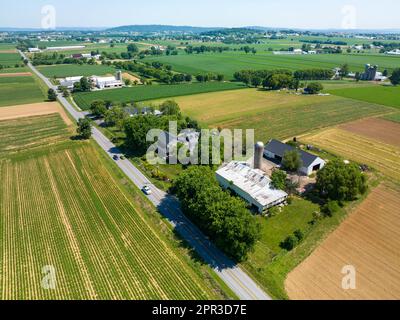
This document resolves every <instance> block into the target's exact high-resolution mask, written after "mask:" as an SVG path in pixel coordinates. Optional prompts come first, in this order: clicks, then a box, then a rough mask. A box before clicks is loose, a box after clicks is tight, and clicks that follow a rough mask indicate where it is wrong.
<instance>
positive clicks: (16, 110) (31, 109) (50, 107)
mask: <svg viewBox="0 0 400 320" xmlns="http://www.w3.org/2000/svg"><path fill="white" fill-rule="evenodd" d="M52 113H58V114H59V115H60V116H61V118H62V119H63V120H64V122H65V123H66V124H67V125H70V124H72V122H71V119H70V118H69V117H68V116H67V114H66V112H65V110H64V109H63V108H62V107H61V105H60V104H59V103H58V102H42V103H33V104H24V105H18V106H11V107H3V108H0V121H3V120H8V119H17V118H25V117H33V116H41V115H46V114H52Z"/></svg>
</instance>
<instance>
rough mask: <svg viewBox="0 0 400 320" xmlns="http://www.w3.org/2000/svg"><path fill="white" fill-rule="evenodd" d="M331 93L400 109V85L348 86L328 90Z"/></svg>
mask: <svg viewBox="0 0 400 320" xmlns="http://www.w3.org/2000/svg"><path fill="white" fill-rule="evenodd" d="M328 92H330V93H331V94H334V95H337V96H342V97H345V98H350V99H356V100H360V101H366V102H371V103H378V104H382V105H385V106H389V107H394V108H399V109H400V87H399V86H397V87H392V86H374V87H368V88H347V89H338V90H328Z"/></svg>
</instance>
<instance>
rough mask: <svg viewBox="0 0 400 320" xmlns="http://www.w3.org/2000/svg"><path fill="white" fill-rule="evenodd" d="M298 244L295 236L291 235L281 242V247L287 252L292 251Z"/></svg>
mask: <svg viewBox="0 0 400 320" xmlns="http://www.w3.org/2000/svg"><path fill="white" fill-rule="evenodd" d="M298 244H299V241H298V239H297V238H296V237H295V236H294V235H290V236H288V237H287V238H286V239H285V240H284V241H282V242H281V244H280V247H281V248H282V249H285V250H287V251H292V250H293V249H294V248H295V247H296V246H297V245H298Z"/></svg>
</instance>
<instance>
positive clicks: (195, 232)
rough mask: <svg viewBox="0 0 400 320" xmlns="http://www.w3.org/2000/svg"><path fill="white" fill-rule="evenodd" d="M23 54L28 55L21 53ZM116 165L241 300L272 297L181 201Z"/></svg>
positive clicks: (125, 165)
mask: <svg viewBox="0 0 400 320" xmlns="http://www.w3.org/2000/svg"><path fill="white" fill-rule="evenodd" d="M21 55H22V56H23V57H24V58H26V57H25V55H24V54H23V53H22V52H21ZM28 66H29V67H30V68H31V69H32V71H33V72H34V73H35V74H37V75H38V76H39V77H40V78H41V79H42V80H43V81H44V82H45V83H46V85H47V86H48V87H49V88H52V89H54V90H57V87H56V86H54V85H53V84H52V83H51V82H50V81H49V80H48V79H47V78H46V77H45V76H43V75H42V74H41V73H40V72H39V71H38V70H37V69H36V68H35V67H34V66H32V65H31V64H30V63H29V64H28ZM58 99H59V101H60V102H61V103H62V104H63V106H64V107H65V109H66V110H67V111H68V112H69V113H70V114H71V116H72V117H73V118H74V119H75V120H78V119H80V118H83V117H85V115H86V113H85V112H80V111H77V110H76V109H75V108H74V107H73V106H72V105H71V104H70V103H69V102H68V101H67V100H66V99H65V98H64V97H62V95H60V94H58ZM93 139H94V140H95V141H96V142H97V143H98V144H99V145H100V147H101V148H102V149H103V150H104V151H106V152H107V154H108V155H109V156H110V157H111V158H113V157H114V155H118V156H122V155H123V154H122V153H121V151H120V150H118V148H117V147H116V146H115V145H114V144H113V143H112V142H111V141H110V140H109V139H108V138H107V137H106V136H105V135H104V134H102V133H101V131H99V130H98V129H97V128H93ZM116 164H117V165H118V166H119V167H120V168H121V170H122V171H123V172H124V173H125V174H126V176H128V177H129V178H130V179H131V180H132V182H133V183H134V184H135V185H136V186H137V187H138V188H139V189H142V188H143V187H144V186H149V187H150V189H151V190H152V194H151V195H150V196H148V198H149V200H150V201H151V202H152V203H153V204H154V206H156V207H157V209H158V211H159V212H160V213H161V214H162V215H164V216H165V217H166V218H167V219H168V221H169V222H170V223H171V225H172V226H173V227H174V228H175V230H176V231H177V232H178V233H179V234H180V235H181V237H182V238H183V239H185V240H186V241H187V243H188V244H189V245H190V246H191V247H192V248H194V249H195V250H196V252H197V253H198V254H199V255H200V256H201V257H202V258H203V260H204V261H205V262H206V263H208V264H209V265H210V266H211V267H212V268H213V269H214V271H215V272H216V273H217V274H218V276H219V277H220V278H221V279H222V280H223V281H224V282H225V283H226V284H227V285H228V286H229V287H230V288H231V289H232V291H233V292H235V294H236V295H237V296H238V297H239V298H240V299H241V300H271V297H270V296H268V295H267V294H266V293H265V292H264V291H263V290H262V289H261V288H260V287H259V286H258V285H257V284H256V283H255V282H254V281H253V280H252V279H251V278H250V277H249V276H248V275H247V274H246V273H245V272H244V271H243V270H242V269H240V268H239V267H238V266H237V265H236V264H235V263H233V262H232V261H231V260H230V259H228V258H227V257H226V256H225V255H224V254H223V253H222V252H221V251H220V250H219V249H217V248H216V247H215V246H214V245H213V244H212V243H211V242H210V241H209V240H208V239H207V237H205V236H204V234H203V233H202V232H201V231H200V230H199V229H198V228H197V227H196V226H195V225H194V224H193V223H192V222H191V221H190V220H189V219H188V218H187V217H186V216H185V215H184V214H183V213H182V210H181V208H180V204H179V201H178V200H177V199H176V198H175V197H173V196H171V195H168V194H167V193H165V192H163V191H161V190H159V189H158V188H156V187H155V186H154V185H153V184H152V183H151V182H150V181H149V180H148V179H147V178H146V177H145V176H144V175H143V174H142V173H141V172H140V171H139V170H138V169H137V168H136V167H135V166H134V165H133V164H132V163H131V162H130V161H129V160H119V161H117V162H116Z"/></svg>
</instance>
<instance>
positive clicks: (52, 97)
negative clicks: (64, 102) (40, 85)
mask: <svg viewBox="0 0 400 320" xmlns="http://www.w3.org/2000/svg"><path fill="white" fill-rule="evenodd" d="M47 98H48V99H49V101H57V93H56V92H55V91H54V90H53V89H49V91H47Z"/></svg>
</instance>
